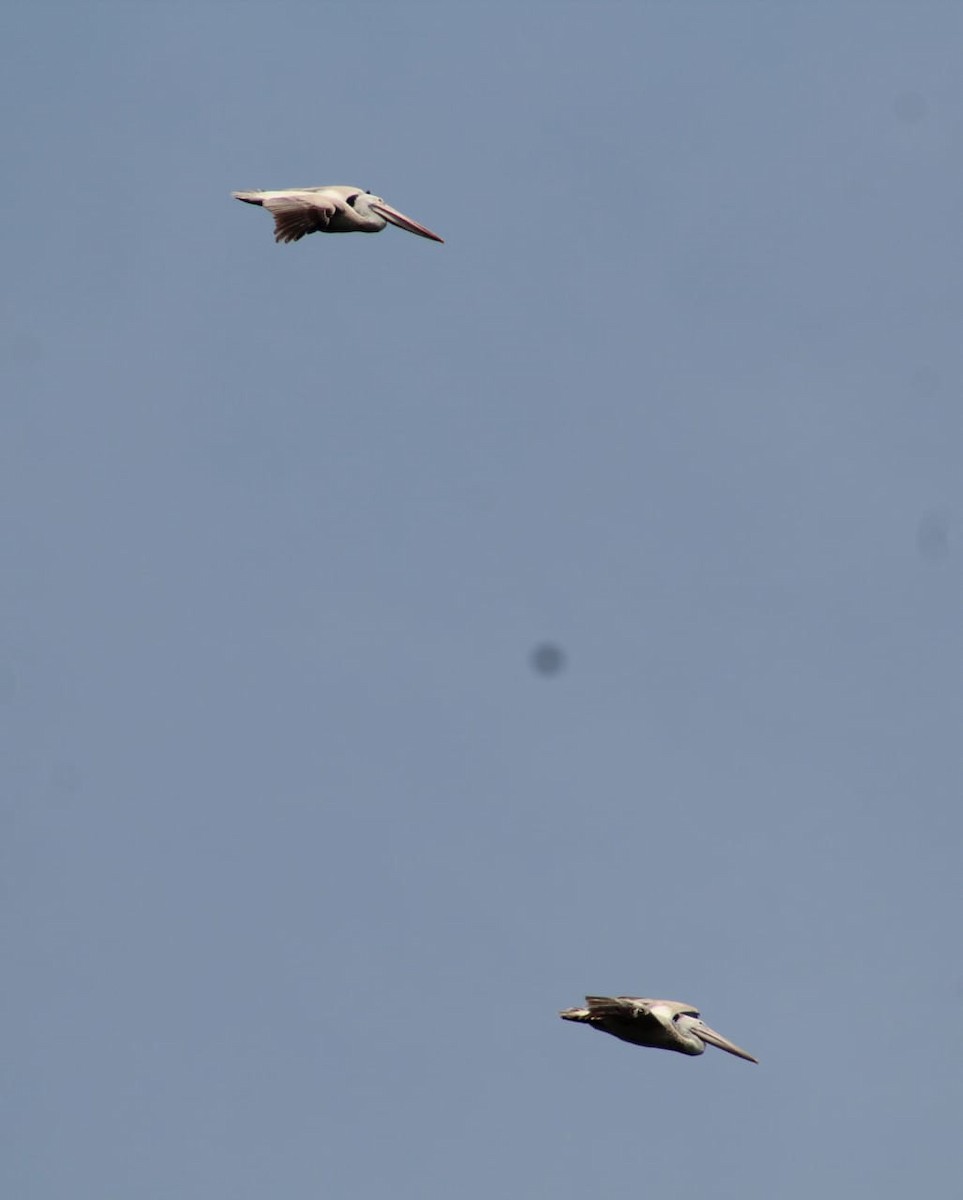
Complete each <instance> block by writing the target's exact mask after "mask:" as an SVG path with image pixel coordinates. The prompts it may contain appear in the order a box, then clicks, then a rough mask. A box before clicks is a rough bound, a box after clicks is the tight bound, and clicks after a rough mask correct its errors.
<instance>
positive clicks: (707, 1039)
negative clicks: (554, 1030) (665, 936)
mask: <svg viewBox="0 0 963 1200" xmlns="http://www.w3.org/2000/svg"><path fill="white" fill-rule="evenodd" d="M585 1003H586V1004H587V1005H588V1008H565V1009H563V1010H562V1011H561V1012H560V1013H559V1014H558V1015H559V1016H560V1017H561V1018H562V1020H563V1021H581V1022H582V1023H583V1024H585V1025H591V1026H592V1028H593V1029H598V1030H600V1032H602V1033H611V1034H612V1036H613V1037H617V1038H621V1039H622V1041H623V1042H632V1043H633V1044H634V1045H636V1046H652V1047H654V1048H655V1049H656V1050H676V1051H678V1053H679V1054H702V1053H704V1051H705V1048H706V1044H707V1043H708V1045H710V1046H718V1047H719V1049H720V1050H725V1051H726V1052H727V1053H728V1054H734V1055H735V1056H736V1057H737V1058H744V1059H746V1060H747V1061H748V1062H753V1063H754V1062H758V1061H759V1060H758V1058H753V1057H752V1055H751V1054H747V1053H746V1051H745V1050H741V1049H740V1048H739V1047H738V1046H737V1045H736V1044H735V1043H734V1042H730V1041H729V1039H728V1038H724V1037H723V1036H722V1034H721V1033H716V1031H715V1030H714V1029H710V1028H709V1026H708V1025H707V1024H706V1023H705V1021H703V1020H702V1018H701V1017H700V1016H699V1010H698V1009H697V1008H693V1007H692V1005H691V1004H683V1003H682V1002H681V1001H679V1000H646V999H643V998H642V997H640V996H586V997H585Z"/></svg>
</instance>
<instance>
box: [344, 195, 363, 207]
mask: <svg viewBox="0 0 963 1200" xmlns="http://www.w3.org/2000/svg"><path fill="white" fill-rule="evenodd" d="M360 195H361V193H360V192H355V193H354V195H353V196H346V197H345V201H344V202H345V204H350V205H351V207H352V208H354V202H355V200H357V199H358V197H359V196H360ZM365 195H367V192H366V193H365Z"/></svg>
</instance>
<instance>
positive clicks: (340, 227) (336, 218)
mask: <svg viewBox="0 0 963 1200" xmlns="http://www.w3.org/2000/svg"><path fill="white" fill-rule="evenodd" d="M231 195H232V196H233V197H234V199H235V200H243V201H244V203H245V204H260V205H262V206H263V207H264V208H266V209H267V210H268V211H269V212H270V213H271V214H272V215H273V217H274V240H275V241H276V242H296V241H297V240H298V239H299V238H303V237H305V236H306V235H307V234H309V233H380V232H381V230H382V229H384V227H385V226H386V225H387V224H388V223H389V222H390V223H391V224H392V225H397V226H398V228H399V229H407V230H408V232H409V233H417V234H418V236H419V237H423V238H430V239H431V240H432V241H433V242H443V241H444V240H445V239H444V238H442V237H439V236H438V234H437V233H432V232H431V230H430V229H426V228H425V226H424V225H419V224H418V222H417V221H413V220H412V219H411V217H406V216H405V214H404V213H402V212H398V210H397V209H396V208H392V207H391V205H390V204H386V203H385V202H384V200H382V199H381V197H380V196H372V194H371V193H370V192H366V191H365V190H364V188H359V187H348V186H345V185H344V184H336V185H335V186H333V187H313V188H287V189H285V190H284V191H282V192H232V193H231Z"/></svg>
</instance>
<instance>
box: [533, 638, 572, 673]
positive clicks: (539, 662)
mask: <svg viewBox="0 0 963 1200" xmlns="http://www.w3.org/2000/svg"><path fill="white" fill-rule="evenodd" d="M531 661H532V669H533V670H534V671H535V673H536V674H537V675H557V674H558V673H559V671H562V670H564V668H565V652H564V651H563V650H562V648H561V646H556V645H553V644H552V643H551V642H541V643H540V644H539V645H538V646H536V647H535V649H534V650H533V651H532V660H531Z"/></svg>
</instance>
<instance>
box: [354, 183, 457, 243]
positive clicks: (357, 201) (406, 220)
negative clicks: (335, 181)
mask: <svg viewBox="0 0 963 1200" xmlns="http://www.w3.org/2000/svg"><path fill="white" fill-rule="evenodd" d="M345 203H346V204H349V205H350V206H351V207H352V208H353V209H354V210H355V212H356V213H357V214H358V215H359V216H360V217H362V218H368V219H370V220H373V221H377V222H379V225H378V228H379V229H384V227H385V225H386V224H391V225H397V226H398V228H399V229H405V230H407V231H408V233H416V234H417V235H418V236H419V237H423V238H429V239H430V240H431V241H433V242H444V240H445V239H444V238H442V237H439V236H438V234H437V233H432V231H431V230H430V229H428V228H427V227H426V226H424V225H420V224H419V223H418V222H417V221H414V220H412V218H411V217H406V216H405V214H404V213H403V212H399V211H398V209H397V208H392V207H391V205H390V204H388V203H387V201H385V200H384V199H382V197H381V196H372V194H371V193H370V192H353V193H352V194H351V195H349V196H346V197H345Z"/></svg>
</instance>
